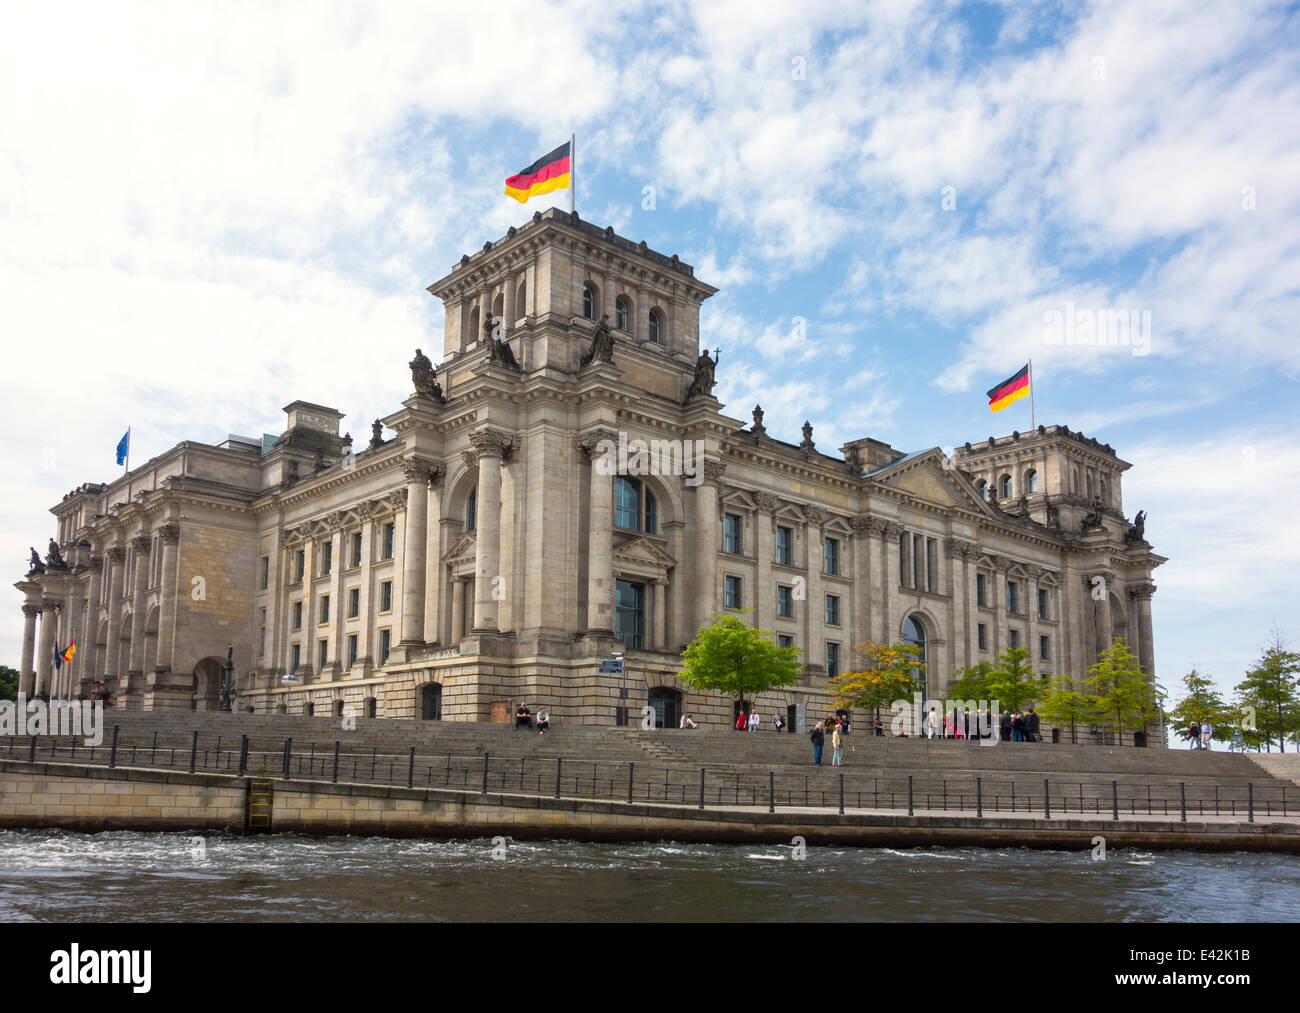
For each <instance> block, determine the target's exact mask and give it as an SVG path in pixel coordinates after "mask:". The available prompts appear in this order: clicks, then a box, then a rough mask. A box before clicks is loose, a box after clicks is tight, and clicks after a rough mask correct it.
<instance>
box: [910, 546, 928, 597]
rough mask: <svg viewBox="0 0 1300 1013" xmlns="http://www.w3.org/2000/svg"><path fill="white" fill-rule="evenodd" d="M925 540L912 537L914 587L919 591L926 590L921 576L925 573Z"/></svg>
mask: <svg viewBox="0 0 1300 1013" xmlns="http://www.w3.org/2000/svg"><path fill="white" fill-rule="evenodd" d="M924 556H925V539H924V538H922V537H921V536H920V535H913V536H912V587H914V588H915V589H916V590H918V591H922V590H924V589H925V584H924V583H922V580H921V574H923V573H924V572H925V558H924Z"/></svg>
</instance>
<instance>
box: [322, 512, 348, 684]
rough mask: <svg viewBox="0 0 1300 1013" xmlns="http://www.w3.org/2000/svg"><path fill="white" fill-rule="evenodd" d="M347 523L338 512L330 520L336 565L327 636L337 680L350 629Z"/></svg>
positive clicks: (333, 671)
mask: <svg viewBox="0 0 1300 1013" xmlns="http://www.w3.org/2000/svg"><path fill="white" fill-rule="evenodd" d="M345 527H346V523H345V521H344V516H343V512H342V511H339V512H338V513H337V514H335V515H334V516H333V517H332V518H330V545H331V546H333V548H331V549H330V555H331V556H333V557H334V559H333V563H334V565H333V566H332V567H330V624H329V628H328V633H327V634H326V636H327V638H328V639H329V644H330V646H329V657H330V671H331V672H332V673H333V674H334V677H337V676H338V675H339V674H340V673H342V671H343V668H344V666H345V665H347V659H348V655H347V649H348V648H347V627H348V603H347V602H346V601H344V600H343V599H344V591H343V571H344V570H346V569H347V568H348V562H349V560H348V559H347V557H346V552H347V548H348V547H347V544H346V536H345V530H344V529H345Z"/></svg>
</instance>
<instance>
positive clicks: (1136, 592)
mask: <svg viewBox="0 0 1300 1013" xmlns="http://www.w3.org/2000/svg"><path fill="white" fill-rule="evenodd" d="M1155 593H1156V586H1155V585H1154V584H1134V585H1133V586H1132V587H1130V588H1129V589H1128V596H1129V597H1130V598H1132V599H1133V600H1134V601H1150V600H1151V596H1152V595H1153V594H1155Z"/></svg>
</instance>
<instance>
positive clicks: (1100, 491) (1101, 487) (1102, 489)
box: [1097, 478, 1110, 506]
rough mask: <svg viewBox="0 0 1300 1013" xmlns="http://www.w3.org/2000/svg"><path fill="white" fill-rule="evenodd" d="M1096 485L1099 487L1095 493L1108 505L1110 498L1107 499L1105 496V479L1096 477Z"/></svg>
mask: <svg viewBox="0 0 1300 1013" xmlns="http://www.w3.org/2000/svg"><path fill="white" fill-rule="evenodd" d="M1097 485H1098V487H1099V489H1098V492H1097V495H1098V496H1100V497H1101V501H1102V502H1103V503H1105V504H1106V505H1107V506H1109V505H1110V500H1108V499H1107V498H1106V480H1105V479H1104V478H1098V479H1097Z"/></svg>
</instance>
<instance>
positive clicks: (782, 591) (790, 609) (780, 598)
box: [776, 584, 794, 619]
mask: <svg viewBox="0 0 1300 1013" xmlns="http://www.w3.org/2000/svg"><path fill="white" fill-rule="evenodd" d="M792 591H793V589H792V588H789V587H786V586H785V585H784V584H781V585H778V586H777V589H776V614H777V615H779V616H781V617H782V618H785V619H790V618H792V617H793V616H794V595H793V594H792Z"/></svg>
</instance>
